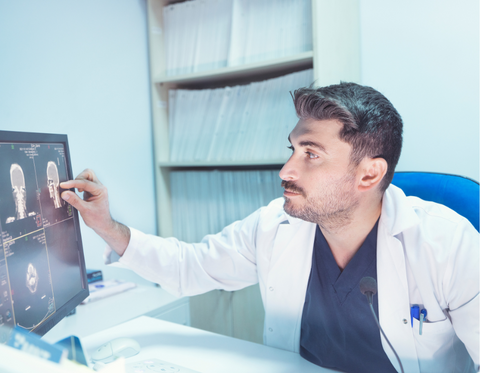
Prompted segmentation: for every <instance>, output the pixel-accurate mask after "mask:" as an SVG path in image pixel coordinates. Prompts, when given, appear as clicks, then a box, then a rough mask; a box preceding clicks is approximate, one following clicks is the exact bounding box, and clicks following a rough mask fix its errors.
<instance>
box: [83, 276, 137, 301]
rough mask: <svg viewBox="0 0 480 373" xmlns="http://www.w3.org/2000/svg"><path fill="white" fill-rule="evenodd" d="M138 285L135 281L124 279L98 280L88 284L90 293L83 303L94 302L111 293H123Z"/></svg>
mask: <svg viewBox="0 0 480 373" xmlns="http://www.w3.org/2000/svg"><path fill="white" fill-rule="evenodd" d="M136 286H137V285H136V284H135V283H133V282H127V281H123V280H107V281H97V282H92V283H90V284H88V291H89V292H90V295H89V296H88V297H87V298H85V299H84V300H83V302H82V304H85V303H90V302H94V301H96V300H99V299H102V298H106V297H109V296H111V295H115V294H119V293H123V292H124V291H127V290H129V289H133V288H134V287H136Z"/></svg>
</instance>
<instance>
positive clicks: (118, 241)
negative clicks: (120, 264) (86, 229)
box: [94, 219, 130, 256]
mask: <svg viewBox="0 0 480 373" xmlns="http://www.w3.org/2000/svg"><path fill="white" fill-rule="evenodd" d="M94 230H95V232H96V233H97V234H98V235H99V236H100V237H102V238H103V239H104V240H105V242H106V243H107V244H108V246H110V247H111V248H112V249H113V250H114V251H115V252H116V253H117V254H118V255H120V256H122V255H123V253H124V252H125V250H126V249H127V246H128V243H129V242H130V228H128V227H127V226H126V225H123V224H122V223H119V222H118V221H115V220H113V219H112V222H111V224H110V225H109V227H108V228H105V229H102V230H97V229H94Z"/></svg>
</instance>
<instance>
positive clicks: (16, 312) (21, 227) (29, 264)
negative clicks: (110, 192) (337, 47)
mask: <svg viewBox="0 0 480 373" xmlns="http://www.w3.org/2000/svg"><path fill="white" fill-rule="evenodd" d="M67 167H68V166H67V161H66V156H65V146H64V144H63V143H43V142H40V143H18V142H15V143H13V142H12V143H6V142H2V141H1V140H0V228H1V243H2V247H1V248H2V249H1V250H0V326H2V325H6V326H12V327H13V326H18V327H21V328H24V329H26V330H28V331H35V329H36V328H38V327H39V325H41V324H42V323H44V322H45V321H46V320H48V319H49V318H51V317H52V316H53V315H55V313H56V312H57V311H58V309H59V308H61V307H63V306H64V305H65V304H66V303H67V302H69V301H71V300H72V298H73V297H75V296H76V295H78V294H79V293H81V292H82V291H83V292H84V291H85V288H86V284H84V283H83V282H84V281H83V279H84V276H83V274H82V271H84V258H83V251H82V250H80V249H81V244H80V246H79V242H78V241H79V237H78V235H79V230H78V229H77V228H76V225H75V224H76V223H75V221H74V216H73V215H74V214H73V209H72V207H71V206H70V205H69V204H68V203H66V202H65V201H63V200H62V199H61V197H60V195H61V193H62V191H63V190H62V189H61V188H60V183H61V182H62V181H66V180H68V172H67V170H68V168H67ZM77 232H78V233H77ZM80 243H81V241H80ZM80 251H81V252H80ZM75 305H76V304H75ZM63 316H64V315H63ZM56 322H58V321H56ZM56 322H54V323H52V322H51V323H50V324H52V326H53V325H54V324H55V323H56ZM2 342H4V341H1V340H0V343H2Z"/></svg>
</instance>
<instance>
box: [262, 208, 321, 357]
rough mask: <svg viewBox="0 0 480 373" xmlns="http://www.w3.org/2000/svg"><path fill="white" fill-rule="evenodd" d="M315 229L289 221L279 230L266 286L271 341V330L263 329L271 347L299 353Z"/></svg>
mask: <svg viewBox="0 0 480 373" xmlns="http://www.w3.org/2000/svg"><path fill="white" fill-rule="evenodd" d="M315 228H316V225H315V224H313V223H308V222H305V221H302V220H299V219H293V218H291V217H289V219H288V221H286V222H284V223H282V224H280V225H279V227H278V231H277V235H276V237H275V243H274V248H273V252H272V258H271V262H270V271H269V276H268V284H267V286H266V288H267V289H268V290H267V293H268V294H267V302H266V307H268V308H270V310H271V312H266V314H267V315H275V322H274V324H275V325H273V324H272V326H271V330H273V332H270V333H271V334H272V336H271V337H270V336H269V333H268V331H269V329H270V326H268V327H267V328H266V330H267V335H266V338H267V339H268V340H269V343H268V344H269V345H270V346H272V345H273V347H277V348H282V349H286V350H290V351H294V352H297V353H298V352H299V346H300V331H301V320H302V312H303V305H304V303H305V293H306V289H307V285H308V279H309V277H310V269H311V265H312V250H313V241H314V239H315ZM266 311H267V310H266ZM265 322H266V324H270V323H271V322H273V320H269V317H268V316H267V318H266V320H265ZM272 337H273V338H272ZM272 342H273V344H272Z"/></svg>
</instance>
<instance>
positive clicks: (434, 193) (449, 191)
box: [392, 172, 480, 231]
mask: <svg viewBox="0 0 480 373" xmlns="http://www.w3.org/2000/svg"><path fill="white" fill-rule="evenodd" d="M392 184H394V185H396V186H397V187H399V188H400V189H402V190H403V191H404V193H405V194H406V195H407V196H415V197H419V198H421V199H423V200H425V201H432V202H437V203H441V204H442V205H445V206H447V207H449V208H451V209H452V210H454V211H456V212H457V213H458V214H460V215H462V216H464V217H465V218H467V219H468V220H469V221H470V222H471V223H472V225H473V226H474V227H475V229H476V230H477V231H478V230H479V214H480V212H479V209H480V208H479V195H480V190H479V184H478V182H477V181H475V180H472V179H469V178H467V177H463V176H458V175H449V174H439V173H433V172H396V173H395V175H394V177H393V180H392Z"/></svg>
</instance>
